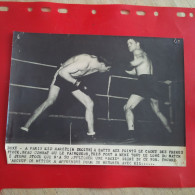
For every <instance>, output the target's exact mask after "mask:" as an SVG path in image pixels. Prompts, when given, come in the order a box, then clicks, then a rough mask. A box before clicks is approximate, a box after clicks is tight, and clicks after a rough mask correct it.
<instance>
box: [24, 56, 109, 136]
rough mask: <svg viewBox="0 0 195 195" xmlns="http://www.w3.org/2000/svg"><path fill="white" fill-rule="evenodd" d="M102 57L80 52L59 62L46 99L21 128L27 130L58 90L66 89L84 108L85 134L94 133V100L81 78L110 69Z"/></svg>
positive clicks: (56, 94) (52, 102) (52, 101)
mask: <svg viewBox="0 0 195 195" xmlns="http://www.w3.org/2000/svg"><path fill="white" fill-rule="evenodd" d="M101 61H103V59H102V58H101V59H100V58H99V59H98V57H96V56H94V55H88V54H80V55H77V56H74V57H72V58H70V59H68V60H67V61H66V62H64V63H63V64H61V67H60V68H59V69H58V70H57V72H56V73H55V75H54V78H53V81H52V83H51V85H50V89H49V94H48V97H47V99H46V100H45V101H44V102H43V103H42V104H41V105H40V106H39V107H38V108H37V109H36V110H35V111H34V113H33V114H32V116H31V117H30V118H29V119H28V121H27V122H26V124H25V125H24V126H23V127H21V130H24V131H27V132H28V131H29V128H30V126H31V124H32V123H33V122H34V121H35V120H36V119H37V118H38V117H39V116H40V115H41V114H42V113H43V112H44V111H45V110H46V109H47V108H48V107H49V106H51V105H53V104H54V102H55V101H56V99H57V97H58V95H59V92H60V90H66V92H68V93H72V95H73V96H74V97H75V98H76V99H77V100H78V101H80V102H81V103H82V104H83V105H84V106H85V108H86V112H85V119H86V122H87V126H88V132H87V135H91V136H93V135H95V131H94V113H93V107H94V102H93V100H92V99H91V97H90V95H89V94H90V90H89V89H88V87H87V86H86V85H85V83H84V82H82V78H83V77H86V76H88V75H91V74H94V73H98V72H100V73H103V72H106V71H109V70H110V68H111V67H110V66H106V65H105V63H104V62H101Z"/></svg>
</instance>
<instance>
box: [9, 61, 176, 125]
mask: <svg viewBox="0 0 195 195" xmlns="http://www.w3.org/2000/svg"><path fill="white" fill-rule="evenodd" d="M12 61H17V62H22V63H29V64H34V65H39V66H45V67H51V68H57V66H54V65H48V64H43V63H37V62H31V61H26V60H20V59H16V58H12ZM112 78H120V79H129V80H138V79H137V78H132V77H124V76H118V75H110V76H109V78H108V87H107V94H106V95H104V94H95V95H96V96H99V97H106V98H107V102H108V111H107V118H97V119H98V120H105V121H121V122H126V120H125V119H113V118H110V98H115V99H124V100H128V98H127V97H121V96H113V95H110V87H111V81H112ZM159 82H161V83H164V84H167V86H168V92H169V102H168V103H167V102H166V103H165V105H168V106H169V115H170V122H171V123H172V124H173V123H174V122H173V112H172V104H171V83H172V82H171V81H170V82H168V83H166V82H163V81H159ZM10 86H13V87H21V88H28V89H37V90H44V91H49V88H42V87H35V86H29V85H21V84H15V83H10ZM9 114H14V115H31V113H24V112H9ZM49 117H52V118H66V119H80V120H83V119H85V117H81V116H65V115H54V114H51V115H49ZM137 121H138V122H154V121H145V120H137Z"/></svg>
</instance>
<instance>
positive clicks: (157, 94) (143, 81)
mask: <svg viewBox="0 0 195 195" xmlns="http://www.w3.org/2000/svg"><path fill="white" fill-rule="evenodd" d="M134 94H136V95H139V96H142V97H144V98H154V99H158V100H163V101H164V98H165V94H164V92H163V91H162V90H161V87H160V83H159V82H158V81H157V80H156V79H155V77H154V76H153V75H147V74H143V75H140V76H139V77H138V81H137V84H136V86H135V91H134Z"/></svg>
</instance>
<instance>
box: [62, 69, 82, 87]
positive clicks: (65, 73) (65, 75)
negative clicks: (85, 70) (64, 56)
mask: <svg viewBox="0 0 195 195" xmlns="http://www.w3.org/2000/svg"><path fill="white" fill-rule="evenodd" d="M78 71H79V69H78V68H77V67H76V66H68V67H65V68H63V69H62V70H60V71H59V75H60V76H61V77H62V78H64V79H65V80H67V81H69V82H70V83H72V84H74V83H75V82H76V81H77V79H75V78H74V77H72V75H71V74H72V73H76V72H78Z"/></svg>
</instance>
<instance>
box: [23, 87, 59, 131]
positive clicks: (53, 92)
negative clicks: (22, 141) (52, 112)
mask: <svg viewBox="0 0 195 195" xmlns="http://www.w3.org/2000/svg"><path fill="white" fill-rule="evenodd" d="M59 91H60V88H59V87H58V86H55V85H51V87H50V90H49V94H48V97H47V99H46V100H45V101H44V102H43V103H42V104H41V105H40V106H39V107H38V108H37V109H36V110H35V111H34V113H33V115H32V116H31V117H30V118H29V119H28V121H27V122H26V124H25V125H24V126H23V127H21V129H22V130H24V131H28V130H29V128H30V126H31V124H32V123H33V122H34V121H35V120H36V119H37V118H38V117H39V116H40V115H41V114H42V113H43V112H44V111H45V110H46V109H47V108H48V107H49V106H51V105H52V104H53V103H54V102H55V101H56V99H57V97H58V94H59Z"/></svg>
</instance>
